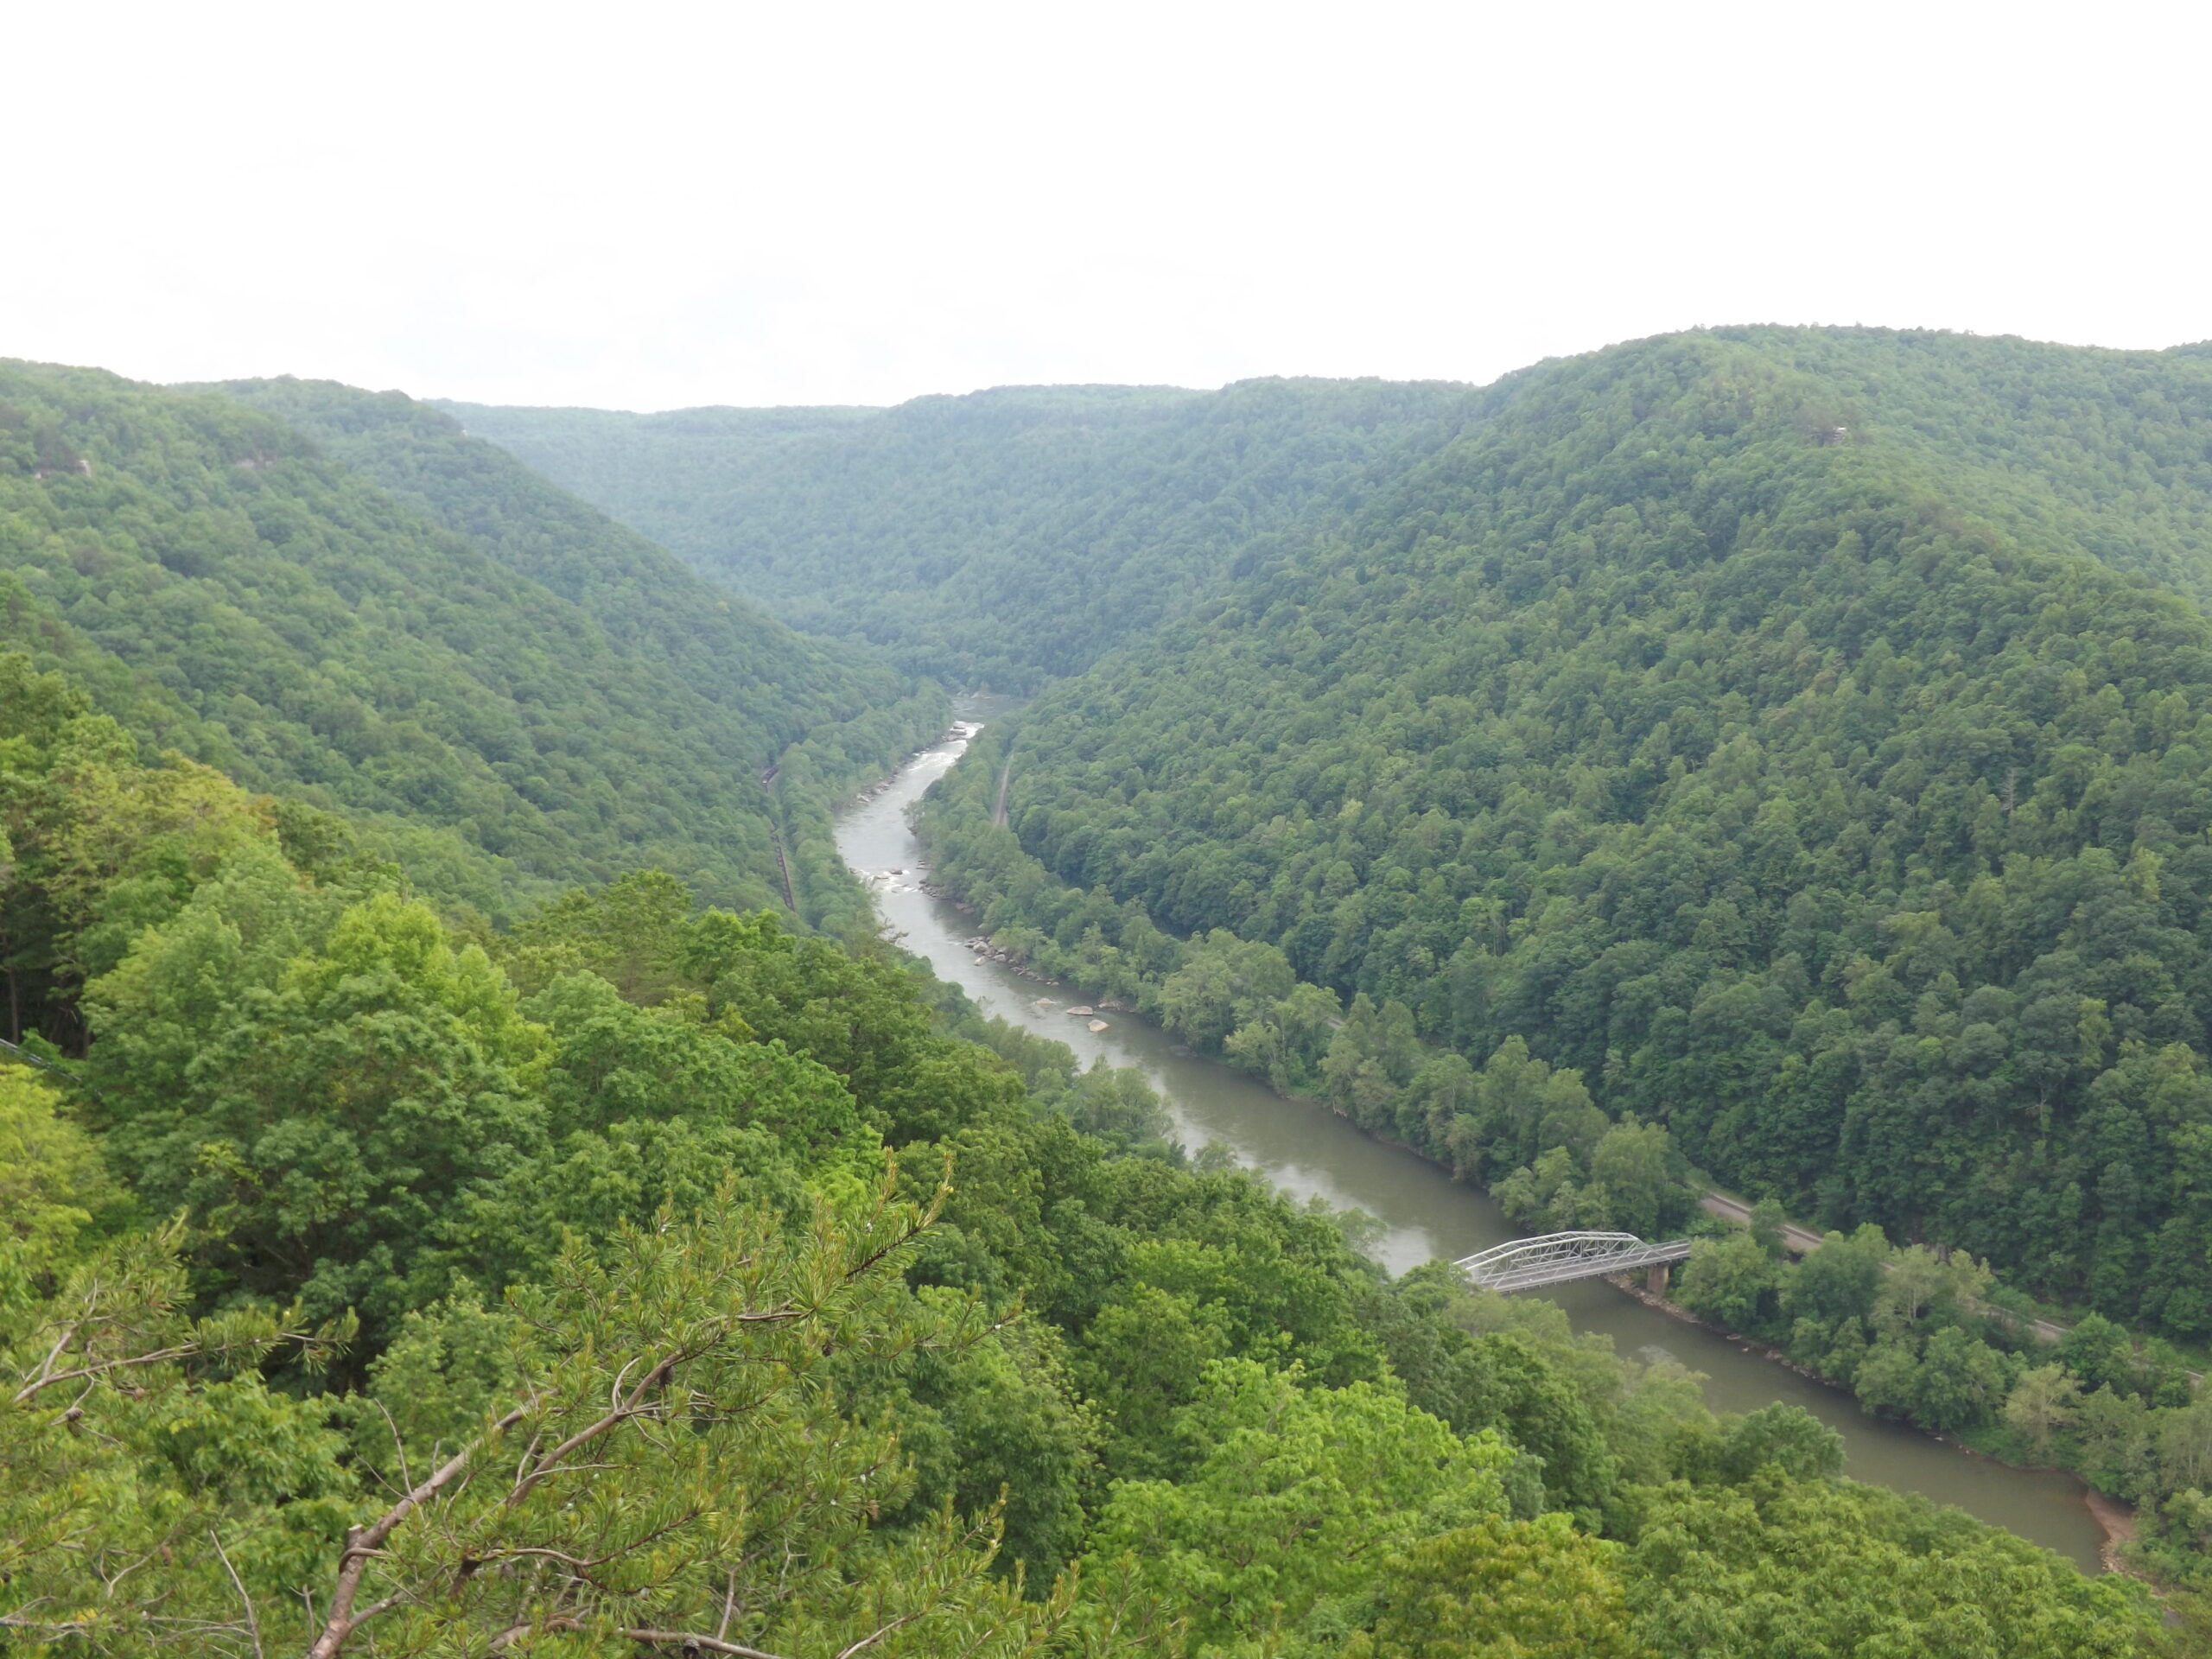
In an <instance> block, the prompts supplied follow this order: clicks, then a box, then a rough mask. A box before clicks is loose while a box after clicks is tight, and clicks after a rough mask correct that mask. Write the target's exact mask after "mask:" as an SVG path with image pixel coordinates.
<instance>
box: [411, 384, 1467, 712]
mask: <svg viewBox="0 0 2212 1659" xmlns="http://www.w3.org/2000/svg"><path fill="white" fill-rule="evenodd" d="M1482 402H1483V395H1482V394H1480V393H1478V392H1475V391H1472V390H1471V389H1470V388H1468V387H1465V386H1455V385H1445V384H1441V383H1437V384H1427V385H1422V384H1404V383H1392V382H1386V381H1323V380H1255V381H1248V382H1245V383H1243V384H1242V385H1235V386H1230V387H1229V388H1227V389H1225V390H1224V391H1219V392H1192V391H1177V390H1174V389H1173V388H1168V387H1130V386H1054V387H1012V388H1001V389H1000V390H997V391H986V392H977V393H976V394H975V395H973V396H971V397H921V398H917V399H915V400H914V401H913V402H912V403H908V404H900V405H899V406H898V407H897V408H895V409H888V410H840V409H800V410H726V409H699V410H677V411H675V412H673V413H670V414H664V415H620V414H613V413H610V412H607V411H603V410H543V409H499V408H491V407H486V406H484V405H481V404H444V405H442V407H443V408H445V409H446V410H448V411H449V412H450V413H452V414H454V415H455V416H458V417H459V418H460V419H461V421H463V422H464V423H467V427H468V429H469V430H470V431H472V432H474V433H475V434H477V435H480V436H482V437H486V438H489V439H491V440H492V441H493V442H497V443H499V444H501V445H504V446H505V448H509V449H512V451H513V452H514V453H515V454H517V455H518V456H519V457H520V458H521V459H522V460H523V461H526V462H528V463H529V464H530V465H531V467H536V468H537V470H538V471H540V472H542V473H543V474H545V475H546V476H547V477H549V478H551V479H554V480H556V481H558V482H560V483H562V484H563V485H565V486H568V487H569V489H572V490H574V491H575V492H576V493H578V494H579V495H582V496H583V497H584V498H585V499H588V500H589V501H592V502H594V503H595V504H597V505H599V506H601V507H602V508H604V509H605V510H606V511H607V512H610V513H612V514H613V515H614V516H615V517H616V518H620V519H621V520H622V521H623V522H624V523H626V524H632V525H635V526H636V527H637V528H638V529H639V530H641V531H644V532H645V534H646V535H648V536H651V537H653V538H654V539H655V540H656V541H658V542H659V543H661V544H662V545H664V546H665V547H668V548H671V549H672V550H674V551H676V552H677V553H678V554H680V555H681V556H683V558H684V559H686V560H687V561H689V562H690V564H691V565H692V566H693V567H694V568H695V569H698V570H701V571H703V572H705V573H706V574H708V575H712V576H714V577H715V578H717V579H718V580H720V581H722V582H727V583H728V585H729V586H731V587H733V588H735V589H737V591H738V592H740V593H741V594H747V595H750V596H752V597H753V598H755V599H757V600H758V601H760V603H762V604H763V605H765V606H766V607H768V608H769V609H770V610H772V611H773V612H774V613H775V614H777V615H778V616H779V617H781V618H783V619H784V620H785V621H787V622H789V623H791V625H792V626H795V627H799V628H804V629H805V630H807V631H808V632H813V633H819V634H824V635H828V636H829V637H831V638H835V639H849V640H853V641H855V642H861V643H865V644H867V645H873V646H875V647H878V648H880V651H881V652H882V653H883V654H884V656H885V657H887V658H888V659H889V660H890V661H892V662H894V663H897V664H899V666H901V667H902V668H905V669H906V670H908V671H911V672H914V673H921V674H928V675H931V676H933V677H936V678H937V679H938V680H940V681H942V682H943V683H945V684H947V685H951V686H957V687H962V688H964V689H971V690H973V689H982V688H986V687H988V688H990V689H994V690H1001V691H1020V690H1028V689H1031V688H1033V687H1034V686H1036V685H1038V684H1039V683H1042V682H1043V681H1045V680H1046V679H1048V678H1050V677H1055V676H1060V675H1065V674H1071V673H1074V672H1076V671H1079V670H1081V669H1083V668H1085V667H1087V666H1089V665H1090V664H1091V663H1092V662H1093V661H1095V660H1096V658H1097V657H1098V656H1099V654H1100V653H1101V652H1105V651H1108V650H1110V649H1112V648H1113V647H1114V646H1116V645H1120V644H1122V643H1124V642H1126V641H1128V640H1131V639H1139V638H1141V637H1142V636H1143V635H1144V634H1145V633H1146V632H1148V631H1149V630H1150V629H1151V628H1153V627H1154V626H1157V625H1158V624H1159V623H1160V621H1161V620H1163V619H1164V618H1166V617H1167V616H1169V615H1172V614H1173V613H1175V612H1176V611H1178V610H1179V609H1180V608H1181V607H1183V606H1185V605H1186V604H1187V603H1189V602H1190V601H1192V599H1193V598H1194V597H1195V596H1197V595H1198V594H1203V593H1205V592H1207V591H1210V590H1211V588H1212V587H1213V586H1214V585H1215V584H1216V583H1217V582H1220V581H1222V580H1224V578H1226V577H1229V576H1230V575H1234V574H1235V573H1236V572H1237V571H1239V570H1243V569H1250V568H1251V567H1252V565H1253V564H1254V563H1255V562H1256V561H1258V560H1261V559H1264V558H1265V557H1267V556H1268V550H1269V549H1270V547H1271V546H1273V545H1274V542H1275V538H1277V537H1283V538H1288V539H1293V540H1294V539H1296V538H1298V537H1301V536H1303V535H1305V534H1306V533H1308V532H1309V531H1310V529H1311V528H1312V527H1313V526H1314V525H1317V524H1327V523H1331V522H1333V521H1334V520H1335V519H1336V518H1338V517H1340V516H1341V515H1342V514H1344V512H1348V511H1350V510H1351V509H1352V508H1353V507H1354V506H1356V505H1357V504H1358V503H1359V502H1360V501H1362V500H1363V499H1365V497H1366V496H1367V494H1368V493H1370V492H1371V491H1373V490H1374V489H1376V487H1377V486H1380V485H1381V484H1383V482H1385V481H1387V480H1389V479H1390V478H1392V477H1394V476H1395V475H1396V474H1398V473H1400V472H1402V470H1403V469H1404V468H1405V467H1407V466H1408V464H1410V463H1411V462H1413V461H1416V460H1418V459H1419V458H1420V457H1421V456H1423V455H1425V454H1428V453H1430V452H1431V451H1432V450H1433V449H1435V448H1437V447H1438V446H1439V445H1440V444H1441V443H1443V442H1445V441H1446V439H1448V438H1449V437H1450V436H1451V435H1452V434H1453V433H1454V432H1456V431H1457V430H1458V429H1459V427H1460V426H1461V425H1462V424H1463V423H1465V421H1466V420H1467V419H1468V418H1469V417H1470V415H1471V411H1473V410H1476V409H1477V408H1478V407H1479V406H1480V405H1481V404H1482Z"/></svg>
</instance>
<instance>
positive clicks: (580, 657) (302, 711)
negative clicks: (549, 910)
mask: <svg viewBox="0 0 2212 1659" xmlns="http://www.w3.org/2000/svg"><path fill="white" fill-rule="evenodd" d="M247 404H251V405H255V406H256V407H251V408H250V407H247V406H245V405H247ZM0 566H4V568H5V571H6V573H7V575H6V576H5V578H4V579H5V581H6V582H7V584H8V585H7V588H6V595H7V596H6V604H5V617H6V622H5V629H4V635H5V640H6V643H8V644H10V645H15V646H17V647H19V648H22V649H25V650H28V651H29V652H31V653H32V655H33V657H34V658H35V660H36V661H37V662H38V663H39V664H41V665H44V666H60V667H66V668H67V669H68V670H69V671H71V672H72V673H73V675H74V676H76V677H77V678H78V679H79V681H80V682H81V683H84V684H85V685H86V687H87V688H88V689H89V690H90V691H91V692H92V696H93V697H94V698H95V700H96V702H97V703H98V704H99V707H100V708H101V709H103V710H105V711H106V712H109V713H111V714H113V715H116V716H117V717H118V719H120V720H121V721H123V722H124V726H125V727H126V728H128V729H129V730H130V732H131V733H132V734H134V735H135V736H136V737H137V739H138V740H139V741H140V743H141V746H142V747H143V748H144V749H145V751H146V753H147V755H148V757H149V759H150V757H151V755H152V753H153V752H154V751H155V750H156V749H158V748H164V747H166V748H175V749H176V750H179V751H181V752H182V753H185V754H188V755H189V756H192V757H194V758H195V759H197V760H203V761H206V762H207V763H208V764H211V765H213V766H218V767H220V768H222V769H223V770H225V771H226V772H230V773H232V775H234V776H235V777H237V778H238V779H240V780H241V781H242V782H244V783H245V784H246V785H248V786H249V787H251V788H254V789H259V790H266V791H274V792H275V793H277V794H278V795H279V796H281V797H283V798H285V799H287V800H289V801H292V802H294V803H297V804H304V805H308V806H314V807H320V808H323V809H327V810H329V811H331V812H334V813H336V814H339V815H340V816H341V817H343V818H344V819H345V820H346V821H347V823H350V825H351V826H352V833H353V834H354V835H356V836H359V842H360V846H361V849H363V850H365V851H370V852H373V853H374V854H376V855H378V856H382V857H385V858H388V859H391V860H393V861H397V863H398V864H400V865H401V866H402V867H403V868H404V869H405V870H406V871H407V873H408V874H409V875H410V877H411V878H412V879H413V880H415V881H416V883H417V884H419V885H420V886H421V887H423V888H424V889H425V890H427V891H429V892H432V893H437V894H440V895H442V896H444V897H446V898H448V899H457V900H463V901H466V902H467V903H470V904H473V905H474V906H477V907H478V908H480V909H481V910H482V911H484V912H486V913H487V914H489V915H491V916H493V917H494V918H498V917H502V916H505V915H507V914H510V913H512V912H513V910H514V908H515V906H516V904H517V903H518V901H521V900H525V899H531V898H532V897H534V896H536V895H538V894H542V893H550V892H551V891H553V890H555V889H556V887H559V886H562V885H565V884H567V883H570V882H575V881H585V880H607V879H609V878H611V877H613V876H614V875H616V874H620V873H621V872H622V871H624V870H626V869H632V868H645V867H652V866H658V867H661V868H667V869H670V870H673V871H676V872H677V873H678V874H682V875H683V877H684V878H685V879H686V880H689V881H690V882H691V883H692V884H693V885H694V886H695V887H696V888H697V889H698V890H699V891H700V892H701V893H702V894H704V895H707V896H709V897H711V898H715V899H719V900H721V901H723V902H729V903H739V904H745V905H750V906H767V905H776V906H781V905H782V904H783V903H784V901H785V887H786V877H785V869H786V868H790V869H791V885H792V886H793V887H794V889H809V888H812V889H818V891H796V890H795V891H794V893H793V897H794V898H795V899H797V900H798V905H799V908H800V909H801V910H802V911H804V912H809V913H810V917H811V918H813V919H817V920H819V919H824V918H827V917H829V916H830V914H831V913H832V912H839V911H841V910H844V909H849V908H851V907H853V906H855V905H856V904H857V902H858V901H857V899H856V896H855V894H853V893H847V892H845V891H844V887H845V884H844V883H843V882H842V880H841V873H840V872H838V871H837V869H836V862H835V860H834V857H833V856H830V855H829V850H828V843H827V838H826V833H825V830H826V822H825V821H824V820H823V818H822V814H821V811H820V808H819V804H818V803H817V804H801V805H799V806H798V807H796V808H793V809H791V810H798V812H799V822H798V823H792V824H785V823H781V822H780V821H779V814H781V813H783V812H784V811H785V810H786V803H785V800H783V799H781V798H780V797H781V796H783V795H784V794H785V791H784V790H783V789H782V787H781V783H782V780H781V779H779V791H778V795H777V797H772V796H771V794H770V792H769V791H766V790H765V789H764V788H763V786H762V784H761V781H760V779H761V775H762V773H763V772H766V770H767V769H768V768H770V767H772V766H776V765H777V764H778V763H779V761H784V762H785V763H786V765H785V776H787V777H791V778H793V779H796V780H797V781H798V782H801V783H803V782H804V780H805V779H806V778H808V777H809V776H810V775H814V776H823V775H826V776H827V777H829V778H830V779H836V780H840V781H842V779H843V778H845V777H849V776H851V775H853V774H855V773H857V772H862V771H867V770H871V769H874V768H875V767H877V766H880V765H881V764H882V763H884V762H885V761H887V760H890V759H892V758H893V757H894V756H895V755H897V754H898V753H899V752H900V751H901V750H902V749H903V748H904V747H906V746H907V745H909V744H910V743H912V742H913V741H917V740H918V739H919V738H920V737H922V736H924V735H925V734H928V733H929V732H931V731H932V730H934V729H937V728H938V727H939V726H940V725H941V722H942V721H943V719H944V700H943V696H942V694H941V693H939V692H938V690H937V689H936V688H935V687H926V688H920V689H917V688H915V687H913V686H912V685H909V684H902V683H901V681H900V678H899V675H898V674H897V673H896V671H893V670H891V669H888V668H886V667H883V666H880V665H877V664H869V663H867V662H865V661H862V660H861V659H860V658H858V657H856V656H855V655H854V654H853V653H851V652H848V651H846V650H844V649H843V648H842V647H837V646H834V645H824V644H823V643H821V642H817V641H809V640H806V639H802V638H800V637H799V636H798V635H796V634H794V633H792V632H791V631H790V630H788V629H786V628H785V627H784V626H781V625H779V624H777V623H774V622H772V621H770V620H767V619H766V618H765V617H763V616H761V615H760V614H759V613H756V612H753V611H752V610H751V609H750V608H749V607H747V606H746V605H745V604H744V603H743V601H738V600H734V599H733V598H732V597H730V596H728V594H724V593H722V592H721V591H718V590H716V589H715V588H710V587H709V586H708V585H707V584H705V583H704V582H702V581H700V579H698V578H697V577H696V576H694V575H691V574H690V572H689V571H688V570H686V569H684V568H683V566H682V565H681V564H680V563H678V562H677V561H676V560H675V559H673V558H672V557H671V556H669V555H668V554H666V553H665V552H664V551H663V550H660V549H658V548H656V547H654V546H652V544H651V543H648V542H646V541H645V540H644V539H643V538H642V537H639V536H638V535H636V534H635V533H634V532H632V531H627V530H626V529H624V528H622V527H621V526H620V525H618V524H613V523H612V522H611V521H609V520H608V519H607V518H604V517H603V516H602V515H601V514H600V513H598V512H594V511H593V510H592V509H590V508H589V507H587V506H586V505H583V504H582V503H581V502H579V501H576V500H575V499H572V498H569V497H568V496H566V495H564V494H563V493H562V492H561V491H559V490H558V489H557V488H555V487H554V486H550V485H548V484H546V483H545V482H543V480H539V479H537V478H536V477H534V476H532V475H531V474H529V473H528V472H527V471H525V470H524V468H522V467H518V466H517V465H516V464H515V463H514V461H512V458H511V457H509V456H507V455H506V454H504V453H503V452H501V451H499V450H498V449H495V448H493V447H492V446H490V445H488V444H484V443H480V442H475V441H474V440H472V439H470V438H468V437H467V436H466V435H464V434H462V433H461V430H460V429H459V428H458V427H457V426H456V425H455V424H454V423H452V422H451V421H450V420H448V419H447V418H446V417H445V416H442V415H439V414H438V413H436V412H435V410H430V409H429V408H427V407H425V406H423V405H421V404H415V403H412V402H410V400H408V399H407V398H404V397H399V396H397V394H386V395H385V396H381V397H378V396H372V395H370V394H367V393H364V392H358V391H350V390H348V389H346V388H344V387H340V386H335V385H316V384H305V383H300V382H296V381H277V382H253V383H243V384H240V385H235V386H231V387H226V388H220V389H215V390H210V391H191V390H171V389H162V388H156V387H151V386H144V385H134V384H132V383H130V382H129V381H125V380H122V379H119V378H116V377H114V376H112V375H109V374H105V373H102V372H97V371H92V370H80V369H66V368H55V367H49V366H43V365H29V364H22V363H0ZM795 745H801V746H803V747H800V748H799V749H798V750H797V751H796V752H794V748H793V746H795ZM798 793H799V794H801V795H804V794H805V793H806V791H804V789H801V790H800V791H798ZM296 821H297V822H299V823H305V822H306V820H305V819H297V820H296ZM779 835H780V836H781V838H782V839H783V840H784V841H785V843H786V845H785V848H784V854H785V856H784V857H783V858H782V859H780V860H779V856H778V847H777V842H778V840H779ZM810 860H811V862H810Z"/></svg>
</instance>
